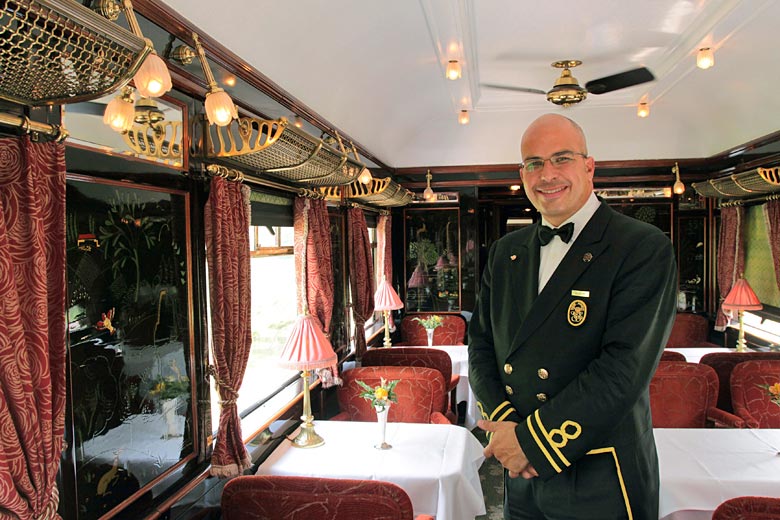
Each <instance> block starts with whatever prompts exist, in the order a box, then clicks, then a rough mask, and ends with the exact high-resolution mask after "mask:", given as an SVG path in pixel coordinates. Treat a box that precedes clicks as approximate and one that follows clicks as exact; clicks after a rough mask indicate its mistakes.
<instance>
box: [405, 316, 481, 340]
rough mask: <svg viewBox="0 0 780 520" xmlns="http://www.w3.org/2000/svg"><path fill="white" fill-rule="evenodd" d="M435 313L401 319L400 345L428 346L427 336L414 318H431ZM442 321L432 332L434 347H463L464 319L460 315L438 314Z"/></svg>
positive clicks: (464, 336)
mask: <svg viewBox="0 0 780 520" xmlns="http://www.w3.org/2000/svg"><path fill="white" fill-rule="evenodd" d="M434 314H436V313H435V312H427V313H426V312H423V313H419V314H413V315H412V314H407V315H406V316H404V317H403V318H401V325H400V326H399V328H400V330H401V343H400V344H403V345H410V346H420V345H427V344H428V335H427V333H426V332H425V327H423V326H422V325H421V324H420V323H419V322H417V321H415V320H414V318H425V317H427V316H432V315H434ZM439 316H441V319H442V324H441V326H440V327H436V329H435V330H434V331H433V344H434V345H463V344H465V342H466V318H464V317H463V316H461V315H460V314H439Z"/></svg>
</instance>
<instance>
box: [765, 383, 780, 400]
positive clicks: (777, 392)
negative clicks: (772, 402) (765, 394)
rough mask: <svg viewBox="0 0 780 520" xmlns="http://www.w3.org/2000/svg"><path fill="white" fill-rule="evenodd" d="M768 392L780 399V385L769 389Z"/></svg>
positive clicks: (774, 385) (777, 384) (776, 384)
mask: <svg viewBox="0 0 780 520" xmlns="http://www.w3.org/2000/svg"><path fill="white" fill-rule="evenodd" d="M767 390H769V393H770V394H772V395H774V396H777V397H780V383H775V384H773V385H771V386H769V387H767Z"/></svg>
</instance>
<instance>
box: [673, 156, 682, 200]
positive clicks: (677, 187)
mask: <svg viewBox="0 0 780 520" xmlns="http://www.w3.org/2000/svg"><path fill="white" fill-rule="evenodd" d="M672 173H674V175H675V179H676V180H675V181H674V186H672V191H674V192H675V193H676V194H677V195H682V194H683V193H685V184H683V182H682V181H681V180H680V167H679V166H677V163H674V167H673V168H672Z"/></svg>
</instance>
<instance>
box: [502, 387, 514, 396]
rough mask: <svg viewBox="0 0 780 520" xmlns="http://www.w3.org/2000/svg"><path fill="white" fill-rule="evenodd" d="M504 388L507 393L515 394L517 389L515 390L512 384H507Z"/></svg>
mask: <svg viewBox="0 0 780 520" xmlns="http://www.w3.org/2000/svg"><path fill="white" fill-rule="evenodd" d="M504 390H506V393H507V395H512V394H514V393H515V391H514V390H512V387H511V386H509V385H506V386H505V387H504Z"/></svg>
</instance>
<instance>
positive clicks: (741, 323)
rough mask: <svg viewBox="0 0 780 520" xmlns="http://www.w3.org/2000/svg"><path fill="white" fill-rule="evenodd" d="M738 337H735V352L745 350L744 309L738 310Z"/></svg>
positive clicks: (746, 349)
mask: <svg viewBox="0 0 780 520" xmlns="http://www.w3.org/2000/svg"><path fill="white" fill-rule="evenodd" d="M738 315H739V337H737V352H747V351H748V348H747V341H745V321H744V320H745V319H744V311H739V314H738Z"/></svg>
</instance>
